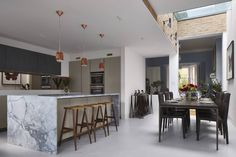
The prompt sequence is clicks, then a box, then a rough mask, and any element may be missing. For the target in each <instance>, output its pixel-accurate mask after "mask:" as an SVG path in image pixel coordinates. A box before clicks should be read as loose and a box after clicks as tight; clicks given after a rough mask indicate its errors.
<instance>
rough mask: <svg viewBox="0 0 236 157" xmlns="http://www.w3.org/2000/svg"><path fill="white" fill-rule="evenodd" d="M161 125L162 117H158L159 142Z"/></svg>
mask: <svg viewBox="0 0 236 157" xmlns="http://www.w3.org/2000/svg"><path fill="white" fill-rule="evenodd" d="M161 126H162V118H161V117H159V142H161Z"/></svg>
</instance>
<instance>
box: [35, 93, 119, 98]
mask: <svg viewBox="0 0 236 157" xmlns="http://www.w3.org/2000/svg"><path fill="white" fill-rule="evenodd" d="M115 95H120V93H108V94H82V93H68V94H45V95H39V96H47V97H56V98H57V99H71V98H86V97H103V96H115Z"/></svg>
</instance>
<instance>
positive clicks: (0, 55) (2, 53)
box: [0, 45, 6, 70]
mask: <svg viewBox="0 0 236 157" xmlns="http://www.w3.org/2000/svg"><path fill="white" fill-rule="evenodd" d="M5 67H6V47H5V46H2V45H0V70H3V69H4V68H5Z"/></svg>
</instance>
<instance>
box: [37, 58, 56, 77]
mask: <svg viewBox="0 0 236 157" xmlns="http://www.w3.org/2000/svg"><path fill="white" fill-rule="evenodd" d="M37 64H38V66H37V69H36V71H37V72H38V73H40V74H45V75H46V74H49V75H50V74H52V75H60V74H61V63H58V62H57V61H56V59H55V57H54V56H50V55H45V54H38V56H37Z"/></svg>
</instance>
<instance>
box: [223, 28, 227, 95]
mask: <svg viewBox="0 0 236 157" xmlns="http://www.w3.org/2000/svg"><path fill="white" fill-rule="evenodd" d="M227 40H228V38H227V32H224V33H223V35H222V90H223V91H227V89H228V81H227V77H226V68H227V67H226V64H227V61H226V60H227V57H226V53H227V46H228V43H227Z"/></svg>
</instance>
